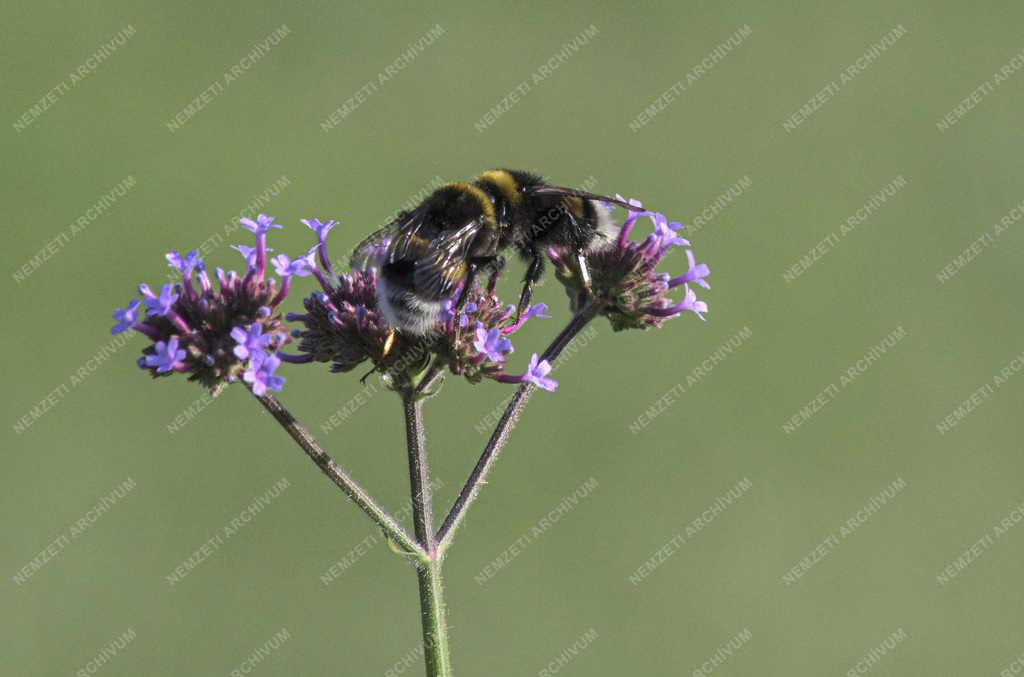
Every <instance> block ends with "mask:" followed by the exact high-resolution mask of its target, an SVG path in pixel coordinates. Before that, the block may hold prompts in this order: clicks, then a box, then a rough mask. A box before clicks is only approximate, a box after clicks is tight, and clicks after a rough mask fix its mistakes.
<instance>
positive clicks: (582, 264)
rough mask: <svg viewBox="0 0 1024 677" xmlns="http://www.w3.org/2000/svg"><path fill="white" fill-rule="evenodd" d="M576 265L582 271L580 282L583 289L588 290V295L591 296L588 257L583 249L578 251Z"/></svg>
mask: <svg viewBox="0 0 1024 677" xmlns="http://www.w3.org/2000/svg"><path fill="white" fill-rule="evenodd" d="M576 265H578V266H579V269H580V281H581V282H583V288H584V289H586V290H587V293H588V294H590V293H591V288H590V287H591V282H590V268H588V267H587V255H586V254H585V253H584V251H583V250H582V249H577V250H576Z"/></svg>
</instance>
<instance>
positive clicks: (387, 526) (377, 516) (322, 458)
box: [256, 394, 427, 560]
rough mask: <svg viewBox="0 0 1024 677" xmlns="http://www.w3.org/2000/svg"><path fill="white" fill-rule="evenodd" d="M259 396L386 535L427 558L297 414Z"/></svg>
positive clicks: (408, 549) (276, 418)
mask: <svg viewBox="0 0 1024 677" xmlns="http://www.w3.org/2000/svg"><path fill="white" fill-rule="evenodd" d="M256 399H257V400H259V401H260V404H262V405H263V406H264V407H265V408H266V410H267V411H269V412H270V414H271V415H272V416H273V417H274V419H275V420H277V422H278V423H280V424H281V427H282V428H284V429H285V430H286V431H287V432H288V434H289V435H291V437H292V439H293V440H295V442H296V444H298V445H299V446H300V447H302V450H303V451H305V452H306V455H307V456H309V457H310V458H311V459H312V460H313V463H316V465H317V467H318V468H320V470H322V471H323V473H324V474H325V475H327V476H328V477H329V478H330V479H331V481H332V482H334V483H335V484H336V485H338V487H339V488H340V489H341V490H342V491H344V492H345V494H347V495H348V497H349V498H351V499H352V501H353V502H355V504H356V505H358V506H359V507H360V508H362V509H363V511H364V512H365V513H366V514H367V515H369V516H370V519H372V520H373V521H374V522H376V523H377V526H379V527H380V528H381V529H382V530H383V531H384V533H385V534H387V536H388V537H389V538H390V539H391V540H392V541H394V542H395V543H397V544H398V545H400V546H401V547H402V548H404V549H405V550H407V551H408V552H410V553H412V554H414V555H416V556H417V558H419V559H421V560H424V559H426V558H427V552H426V549H425V548H423V547H421V546H420V544H418V543H417V542H416V541H415V540H413V538H412V537H411V536H409V533H408V532H407V531H406V530H405V528H403V527H402V525H401V524H399V523H398V521H397V520H395V518H394V517H392V516H391V515H390V514H388V512H387V511H386V510H384V508H382V507H381V506H380V505H379V504H378V503H377V501H375V500H374V499H373V497H372V496H370V494H369V493H367V491H366V490H365V489H363V488H362V487H361V486H360V485H359V483H358V482H356V481H355V480H354V479H352V478H351V477H350V476H349V474H348V473H347V472H345V471H344V470H343V469H342V468H341V466H339V465H338V464H337V463H336V462H335V461H334V459H333V458H331V457H330V456H329V455H328V454H327V452H325V451H324V450H323V449H321V448H320V445H319V444H317V442H316V440H315V439H313V436H312V435H310V434H309V431H307V430H306V429H305V428H303V427H302V425H300V424H299V422H298V421H296V420H295V417H294V416H292V414H291V412H290V411H288V410H287V409H285V408H284V405H282V404H281V403H280V402H279V401H278V400H277V398H276V397H274V396H273V395H270V394H267V395H262V396H259V395H257V396H256Z"/></svg>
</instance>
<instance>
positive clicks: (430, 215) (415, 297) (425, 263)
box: [351, 169, 639, 335]
mask: <svg viewBox="0 0 1024 677" xmlns="http://www.w3.org/2000/svg"><path fill="white" fill-rule="evenodd" d="M610 205H619V206H622V207H624V208H626V209H630V210H637V209H639V207H636V206H634V205H630V204H628V203H626V202H623V201H622V200H619V199H616V198H612V197H608V196H604V195H595V194H593V193H587V192H582V191H578V190H574V189H572V188H560V187H557V186H552V185H549V184H547V183H546V182H545V181H544V180H543V179H542V178H541V177H540V176H538V175H536V174H532V173H529V172H524V171H517V170H510V169H493V170H490V171H486V172H484V173H483V174H481V175H480V176H478V177H477V178H476V179H474V180H473V181H470V182H458V183H448V184H445V185H443V186H441V187H440V188H438V189H437V190H435V191H434V192H433V193H431V194H430V195H428V196H427V197H426V198H425V199H424V200H423V202H421V203H420V204H419V205H418V206H417V207H415V208H413V209H411V210H409V211H406V212H402V213H400V214H399V215H398V216H397V217H396V218H395V220H394V221H393V222H391V223H390V224H388V225H387V226H384V227H383V228H381V229H380V230H378V231H377V232H375V233H373V234H372V235H370V236H369V237H368V238H366V239H365V240H363V242H362V243H360V244H359V245H358V246H357V247H356V249H355V251H354V253H353V255H352V260H351V264H352V266H353V268H355V267H363V268H365V267H367V266H368V265H376V266H378V267H379V277H378V282H377V304H378V308H379V309H380V311H381V312H382V313H383V315H384V318H385V319H386V320H387V321H388V323H389V324H390V325H391V326H392V327H393V328H395V329H397V330H399V331H402V332H404V333H408V334H414V335H423V334H426V333H428V332H429V331H430V330H432V329H433V328H435V327H436V326H437V324H438V322H439V321H440V315H441V310H442V307H443V304H444V301H445V300H447V299H449V298H451V297H452V295H453V294H454V293H455V291H456V290H457V289H458V287H459V285H460V284H461V285H462V289H461V292H460V294H459V297H458V299H457V300H456V302H455V310H456V312H458V311H459V310H461V309H462V307H463V305H465V303H466V301H467V299H468V297H469V294H470V292H471V290H472V288H473V286H474V284H475V283H476V281H477V278H478V277H480V276H481V275H487V277H488V278H489V279H488V291H493V290H494V286H495V285H496V284H497V280H498V276H499V275H500V273H501V271H502V269H503V268H504V265H505V259H504V257H503V256H502V255H501V252H503V251H506V250H507V249H509V248H510V247H512V248H514V249H515V250H516V251H517V252H518V254H519V255H520V256H521V257H522V258H523V259H524V260H525V261H526V263H527V268H526V275H525V277H524V279H523V289H522V293H521V294H520V297H519V305H518V312H519V313H520V314H521V313H522V312H523V311H524V310H525V309H526V308H527V307H528V306H529V304H530V297H531V294H532V293H533V286H534V284H535V283H536V282H537V280H539V279H540V277H541V275H542V273H543V271H544V252H545V250H546V249H547V248H548V247H558V248H563V249H565V250H567V251H570V252H574V253H575V255H576V257H577V262H578V264H579V269H580V272H581V275H582V279H583V283H584V285H585V286H587V287H589V284H590V276H589V273H588V271H587V264H586V254H587V252H588V251H592V250H594V249H596V248H598V247H600V246H602V245H604V244H606V243H609V242H611V240H612V239H613V238H614V237H615V236H616V235H617V233H618V228H617V226H616V225H615V224H614V222H613V221H612V219H611V215H610Z"/></svg>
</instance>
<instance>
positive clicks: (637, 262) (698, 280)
mask: <svg viewBox="0 0 1024 677" xmlns="http://www.w3.org/2000/svg"><path fill="white" fill-rule="evenodd" d="M616 197H619V196H616ZM620 199H623V198H621V197H620ZM629 203H630V204H631V205H634V206H636V207H642V205H641V204H640V202H638V201H636V200H629ZM609 208H610V206H609ZM641 219H650V221H651V222H652V223H653V225H654V232H652V233H650V234H648V235H647V236H646V237H645V238H644V239H643V240H642V241H640V242H633V241H631V240H630V237H629V236H630V234H631V232H632V230H633V228H634V226H635V225H636V224H637V222H639V221H640V220H641ZM681 227H682V224H681V223H678V222H676V221H669V220H668V218H666V217H665V215H664V214H660V213H658V212H652V211H631V212H629V215H628V216H627V218H626V220H625V222H624V223H623V224H622V228H621V230H620V231H619V236H618V238H617V239H616V240H615V241H614V242H612V243H610V244H609V245H607V246H606V247H604V248H602V249H599V250H597V251H594V252H591V253H590V254H588V256H587V264H588V268H589V270H590V275H591V279H592V283H591V286H590V297H591V298H592V299H593V300H594V301H596V302H597V303H598V304H599V307H600V312H601V314H602V315H605V316H606V317H607V318H608V319H609V320H610V321H611V324H612V327H613V329H615V330H616V331H620V330H622V329H647V328H649V327H660V326H661V323H662V322H664V321H665V320H666V319H669V318H672V317H677V316H679V315H680V314H682V313H684V312H692V313H694V314H696V315H697V317H699V318H701V319H702V320H703V319H704V313H706V312H707V310H708V306H707V304H706V303H704V302H703V301H698V300H697V294H696V292H694V290H693V288H692V287H691V286H690V285H691V284H694V285H698V286H700V287H704V288H705V289H710V287H711V285H709V284H708V282H707V280H706V279H705V278H706V277H707V276H708V275H709V274H710V272H711V271H710V269H709V268H708V266H707V264H704V263H697V262H696V259H695V258H694V255H693V250H691V249H689V246H690V243H689V241H688V240H686V239H684V238H682V237H679V236H678V235H677V233H676V231H677V230H679V229H680V228H681ZM672 247H687V249H686V258H687V261H688V263H689V269H688V270H687V272H686V273H684V274H682V275H678V276H675V277H673V276H672V275H670V274H669V273H659V272H656V271H655V270H654V268H655V266H657V265H658V264H659V263H660V262H661V260H662V259H663V258H664V257H665V255H666V254H667V253H668V252H669V251H670V250H671V249H672ZM548 255H549V257H550V258H551V260H552V262H553V263H554V265H555V269H556V273H557V275H558V278H559V279H560V280H561V281H562V283H563V284H564V285H565V286H566V287H567V289H568V291H569V292H570V298H571V299H573V300H574V302H575V301H576V299H579V298H581V295H582V294H584V293H585V290H584V289H583V284H582V282H581V279H580V278H581V276H580V274H579V270H578V268H577V265H576V263H575V260H574V257H572V256H569V255H568V253H567V252H563V251H558V250H555V249H551V250H549V252H548ZM678 287H682V291H683V298H682V300H680V301H673V300H672V299H671V298H670V297H669V294H670V293H671V292H672V291H673V290H675V289H676V288H678Z"/></svg>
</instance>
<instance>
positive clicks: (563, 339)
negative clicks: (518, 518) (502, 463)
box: [435, 302, 599, 557]
mask: <svg viewBox="0 0 1024 677" xmlns="http://www.w3.org/2000/svg"><path fill="white" fill-rule="evenodd" d="M598 310H599V307H598V306H597V305H594V304H591V303H589V302H587V303H584V305H583V306H582V307H581V308H580V309H579V311H577V313H576V315H575V316H574V317H573V318H572V320H570V321H569V324H567V325H566V326H565V329H563V330H562V331H561V332H560V333H559V334H558V336H556V337H555V339H554V340H553V341H552V342H551V345H549V346H548V349H547V350H545V351H544V355H542V356H541V359H544V360H548V361H549V362H550V361H552V360H554V359H555V358H556V357H558V355H559V353H561V352H562V350H563V349H565V347H566V346H567V345H569V342H570V341H572V340H573V339H574V338H575V337H576V335H577V334H578V333H580V331H582V330H583V328H584V327H586V326H587V324H588V323H589V322H590V321H591V320H592V319H594V318H595V317H597V313H598ZM535 389H536V388H535V387H534V385H533V384H532V383H523V384H522V385H521V386H519V389H518V390H516V392H515V394H513V395H512V399H511V400H510V401H509V403H508V406H507V407H506V408H505V413H504V414H503V415H502V417H501V420H500V421H498V425H497V427H495V429H494V432H493V433H492V434H491V439H490V440H489V441H488V442H487V446H486V447H485V448H484V452H483V454H481V455H480V459H479V460H478V461H477V462H476V466H475V467H474V468H473V472H471V473H470V474H469V478H468V479H467V480H466V484H465V485H463V487H462V491H461V492H459V497H458V498H457V499H455V504H454V505H452V509H451V510H450V511H448V516H447V517H445V520H444V523H443V524H442V525H441V528H440V529H439V530H438V532H437V536H436V538H435V547H436V549H437V552H438V553H439V555H440V556H442V557H443V556H444V553H445V551H446V550H447V549H448V546H449V545H451V542H452V537H453V535H454V534H455V530H456V529H457V528H458V527H459V525H460V524H461V523H462V520H463V518H465V516H466V512H467V511H468V510H469V506H470V505H471V504H472V503H473V501H474V500H476V496H477V494H478V493H479V491H480V488H481V487H482V486H483V485H484V484H486V481H487V474H488V473H489V472H490V471H491V468H493V467H494V463H495V462H496V461H497V460H498V454H500V453H501V450H502V449H503V448H504V447H505V443H506V442H508V437H509V435H510V434H511V433H512V428H513V427H515V424H516V422H518V421H519V416H520V414H522V412H523V409H524V408H525V407H526V404H527V402H529V400H530V395H532V394H533V391H534V390H535Z"/></svg>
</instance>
